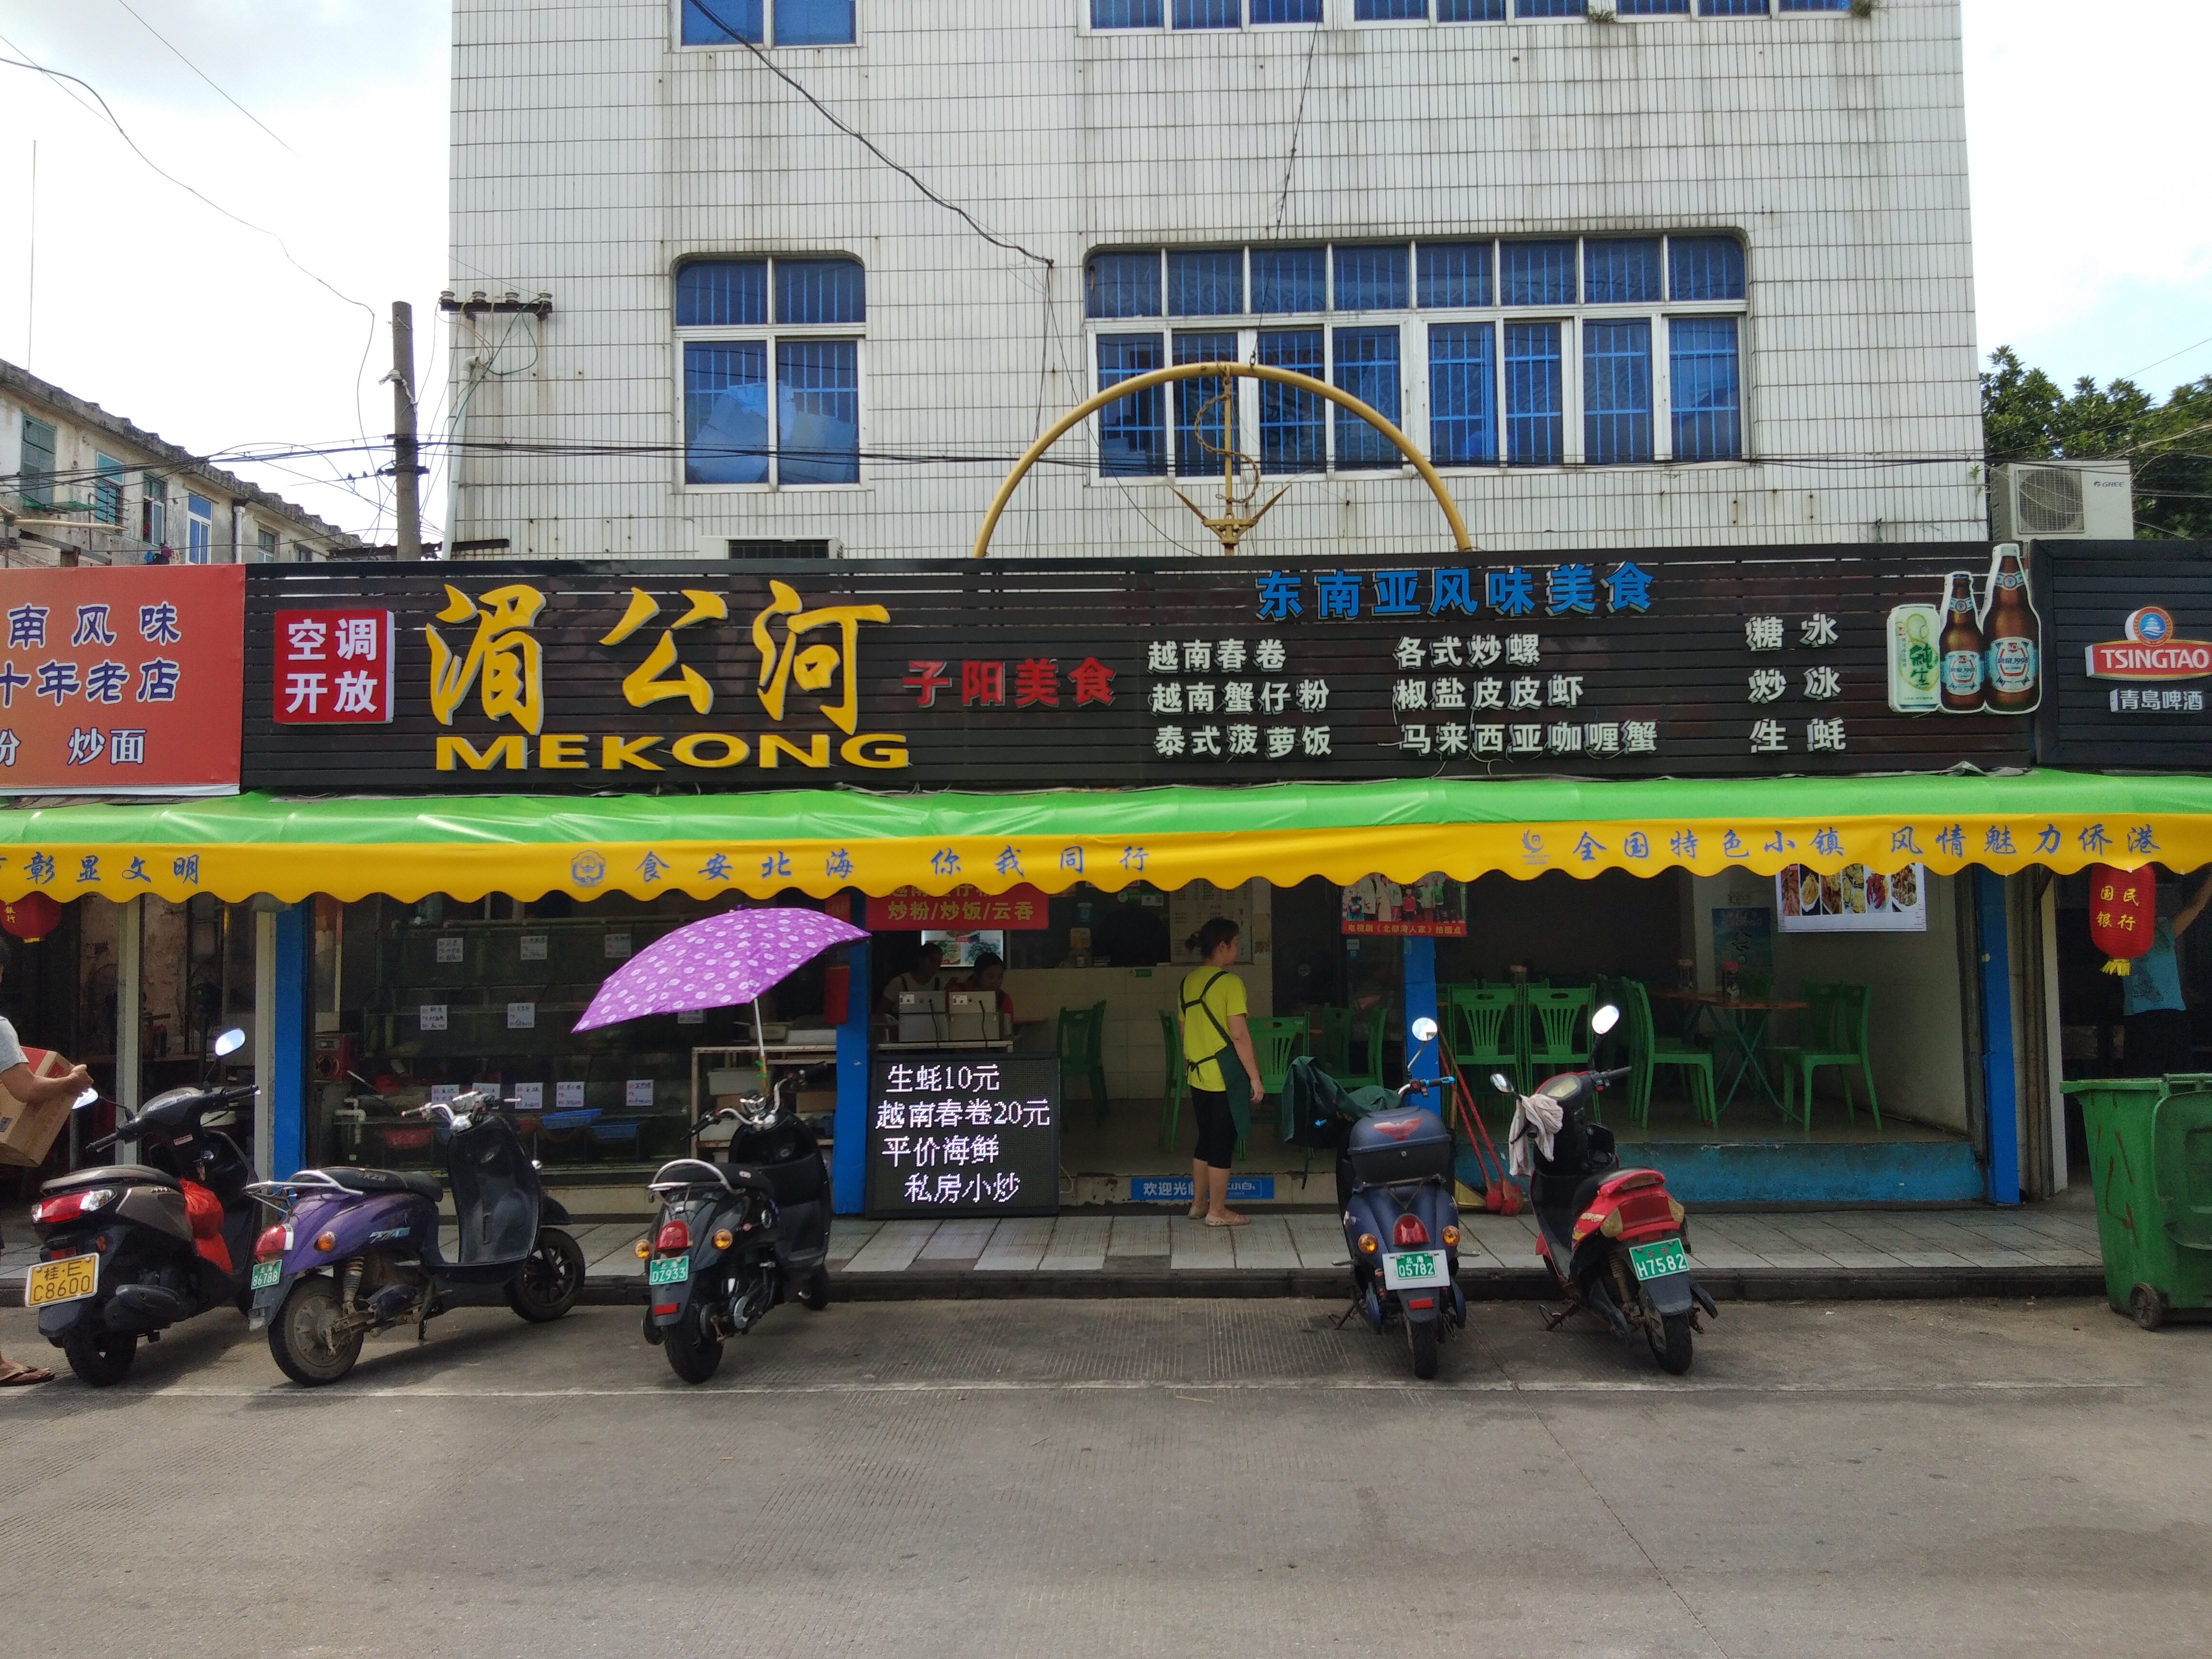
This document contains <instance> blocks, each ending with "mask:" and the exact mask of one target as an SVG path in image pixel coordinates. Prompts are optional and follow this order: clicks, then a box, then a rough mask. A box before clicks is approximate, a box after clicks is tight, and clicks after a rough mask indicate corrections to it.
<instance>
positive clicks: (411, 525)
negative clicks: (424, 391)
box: [392, 300, 422, 559]
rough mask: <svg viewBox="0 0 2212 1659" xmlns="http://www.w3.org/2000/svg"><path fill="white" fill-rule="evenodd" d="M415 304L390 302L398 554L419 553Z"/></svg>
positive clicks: (408, 556) (404, 556) (417, 556)
mask: <svg viewBox="0 0 2212 1659" xmlns="http://www.w3.org/2000/svg"><path fill="white" fill-rule="evenodd" d="M415 454H416V449H415V307H412V306H410V305H409V304H408V303H407V301H404V300H394V301H392V491H393V494H394V495H396V497H397V498H398V515H399V526H398V528H399V557H400V558H402V559H420V558H421V557H422V487H421V480H422V468H421V467H419V466H417V465H416V463H415Z"/></svg>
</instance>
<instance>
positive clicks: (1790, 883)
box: [1774, 864, 1928, 933]
mask: <svg viewBox="0 0 2212 1659" xmlns="http://www.w3.org/2000/svg"><path fill="white" fill-rule="evenodd" d="M1774 902H1775V909H1776V912H1777V914H1778V915H1780V916H1781V918H1782V931H1783V932H1784V933H1926V932H1927V931H1928V872H1927V870H1926V868H1925V867H1924V866H1921V865H1917V864H1907V865H1902V866H1899V867H1898V868H1897V869H1894V870H1875V869H1870V868H1869V867H1868V866H1866V865H1863V864H1847V865H1845V866H1844V867H1843V868H1842V869H1840V870H1838V871H1835V872H1832V873H1829V874H1826V875H1823V874H1822V873H1820V872H1819V871H1817V870H1814V869H1811V868H1809V867H1808V866H1805V865H1802V864H1793V865H1790V866H1788V867H1787V868H1785V869H1784V871H1783V872H1782V873H1781V874H1780V875H1778V876H1777V877H1775V878H1774Z"/></svg>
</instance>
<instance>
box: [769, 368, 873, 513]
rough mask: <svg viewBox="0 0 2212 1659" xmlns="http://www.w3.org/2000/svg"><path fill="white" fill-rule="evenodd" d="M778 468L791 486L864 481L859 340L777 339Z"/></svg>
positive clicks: (776, 421)
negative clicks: (861, 459)
mask: <svg viewBox="0 0 2212 1659" xmlns="http://www.w3.org/2000/svg"><path fill="white" fill-rule="evenodd" d="M775 471H776V477H777V479H778V481H779V482H781V483H787V484H810V483H815V484H823V483H859V482H860V342H859V341H857V340H779V341H777V342H776V345H775Z"/></svg>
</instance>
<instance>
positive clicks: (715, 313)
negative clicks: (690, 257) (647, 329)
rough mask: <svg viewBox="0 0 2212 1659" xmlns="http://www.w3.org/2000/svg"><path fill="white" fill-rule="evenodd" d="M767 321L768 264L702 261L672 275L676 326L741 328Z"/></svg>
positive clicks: (766, 262) (748, 261)
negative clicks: (674, 280)
mask: <svg viewBox="0 0 2212 1659" xmlns="http://www.w3.org/2000/svg"><path fill="white" fill-rule="evenodd" d="M766 321H768V261H767V260H765V259H702V260H700V261H697V262H696V263H695V264H688V265H685V266H684V267H683V268H682V269H681V270H678V272H677V273H676V326H677V327H678V328H745V327H751V326H755V325H759V324H762V323H765V322H766Z"/></svg>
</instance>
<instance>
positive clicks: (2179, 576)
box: [2033, 542, 2212, 772]
mask: <svg viewBox="0 0 2212 1659" xmlns="http://www.w3.org/2000/svg"><path fill="white" fill-rule="evenodd" d="M2033 552H2034V564H2035V568H2036V569H2037V570H2038V571H2039V573H2041V574H2043V575H2044V577H2045V586H2046V587H2047V590H2048V592H2050V595H2051V605H2050V611H2049V613H2048V614H2049V622H2048V623H2047V624H2046V628H2047V633H2048V637H2049V640H2050V657H2049V665H2048V667H2047V669H2046V670H2045V686H2046V690H2045V696H2044V702H2043V708H2042V712H2041V713H2040V714H2039V716H2038V719H2039V722H2040V725H2039V731H2038V743H2037V748H2038V750H2039V754H2040V756H2041V758H2042V759H2043V761H2044V763H2045V764H2046V765H2051V766H2070V767H2080V768H2083V769H2091V770H2096V771H2107V772H2137V771H2140V772H2160V771H2172V770H2177V769H2179V770H2184V771H2193V772H2201V771H2204V770H2206V769H2212V710H2209V709H2208V708H2206V704H2207V702H2212V544H2207V543H2203V542H2038V543H2036V544H2035V545H2034V549H2033Z"/></svg>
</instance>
